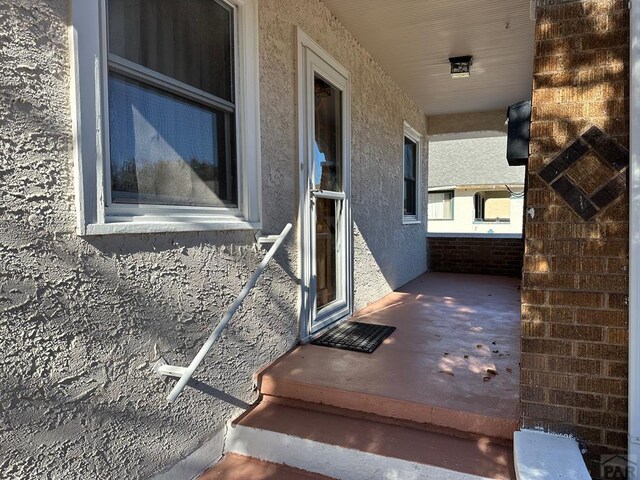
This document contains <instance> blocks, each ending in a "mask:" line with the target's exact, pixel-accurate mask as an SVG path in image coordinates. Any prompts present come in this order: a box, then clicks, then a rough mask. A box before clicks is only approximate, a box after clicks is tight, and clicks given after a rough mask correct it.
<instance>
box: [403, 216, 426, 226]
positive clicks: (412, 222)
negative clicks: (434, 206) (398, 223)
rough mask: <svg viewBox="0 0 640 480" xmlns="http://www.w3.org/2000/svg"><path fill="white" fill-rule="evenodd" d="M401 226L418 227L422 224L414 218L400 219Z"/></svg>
mask: <svg viewBox="0 0 640 480" xmlns="http://www.w3.org/2000/svg"><path fill="white" fill-rule="evenodd" d="M402 224H403V225H420V224H422V222H421V221H420V220H418V219H417V218H416V217H413V216H411V217H404V218H403V219H402Z"/></svg>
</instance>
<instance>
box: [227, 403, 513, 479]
mask: <svg viewBox="0 0 640 480" xmlns="http://www.w3.org/2000/svg"><path fill="white" fill-rule="evenodd" d="M234 423H236V424H238V425H242V426H244V427H250V428H256V429H261V430H268V431H272V432H278V433H282V434H286V435H290V436H295V437H299V438H303V439H307V440H313V441H316V442H321V443H323V444H329V445H337V446H340V447H344V448H349V449H354V450H359V451H362V452H367V453H371V454H375V455H380V456H383V457H390V458H396V459H402V460H406V461H410V462H416V463H421V464H424V465H429V466H433V467H438V468H443V469H446V470H449V471H452V472H458V473H465V474H469V475H475V476H478V477H481V478H489V479H500V480H510V479H515V474H514V470H513V454H512V444H511V442H504V441H495V440H494V439H491V438H488V437H485V436H466V437H459V436H455V435H451V434H450V433H451V432H447V431H442V430H440V431H437V430H428V429H420V428H412V427H411V426H408V425H406V424H394V423H391V422H387V421H385V420H384V419H381V418H380V417H376V416H373V415H368V416H366V417H357V416H354V415H352V414H351V412H349V411H344V410H341V409H336V408H328V409H326V410H323V411H320V410H318V409H316V408H315V407H313V406H305V405H304V404H298V405H296V406H293V405H288V404H285V403H282V401H280V400H277V399H265V400H263V401H262V402H261V403H260V404H259V405H257V406H255V407H254V408H253V409H252V410H250V411H248V412H247V413H245V414H243V415H242V416H241V417H240V418H239V419H238V420H236V421H235V422H234Z"/></svg>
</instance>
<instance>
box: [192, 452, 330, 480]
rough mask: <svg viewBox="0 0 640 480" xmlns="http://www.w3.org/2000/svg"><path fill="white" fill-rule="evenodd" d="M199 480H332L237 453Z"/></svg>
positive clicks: (230, 455) (231, 454)
mask: <svg viewBox="0 0 640 480" xmlns="http://www.w3.org/2000/svg"><path fill="white" fill-rule="evenodd" d="M198 480H332V479H331V477H326V476H324V475H318V474H317V473H310V472H305V471H303V470H300V469H298V468H292V467H289V466H287V465H279V464H276V463H271V462H265V461H263V460H258V459H256V458H251V457H247V456H245V455H237V454H235V453H229V454H226V455H225V456H224V457H223V458H222V460H220V462H218V463H217V464H216V465H214V466H213V467H211V468H210V469H208V470H207V471H206V472H204V473H203V474H202V475H200V476H199V477H198Z"/></svg>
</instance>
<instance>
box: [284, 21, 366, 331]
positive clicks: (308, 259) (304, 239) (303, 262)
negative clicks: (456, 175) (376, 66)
mask: <svg viewBox="0 0 640 480" xmlns="http://www.w3.org/2000/svg"><path fill="white" fill-rule="evenodd" d="M296 37H297V47H298V55H297V69H296V70H297V71H296V75H297V84H298V92H297V94H298V97H297V101H298V112H297V114H298V166H299V167H298V168H299V197H300V204H299V209H298V239H299V240H298V241H299V244H300V262H299V265H300V267H299V271H300V308H299V311H300V315H299V319H300V320H299V322H300V323H299V327H300V331H299V334H300V339H301V341H303V342H307V341H309V340H311V339H312V338H314V337H316V336H318V335H319V334H321V333H322V332H323V330H324V329H326V328H327V327H328V326H330V325H333V324H334V323H335V322H337V321H339V320H342V319H345V318H348V317H349V316H350V315H351V314H352V313H353V225H352V219H351V79H350V76H349V71H348V70H347V69H346V68H344V67H343V66H342V65H340V63H338V62H337V61H336V60H335V59H333V58H332V57H331V55H329V54H328V53H327V52H326V51H325V50H324V49H323V48H322V47H320V46H319V45H318V44H317V43H316V42H314V41H313V40H312V39H311V38H310V37H309V36H308V35H307V34H305V33H304V32H303V31H302V30H301V29H300V28H299V27H297V28H296ZM309 51H310V52H312V54H313V55H315V56H317V57H319V59H320V60H322V61H323V62H324V63H326V64H327V65H328V66H329V67H330V69H333V70H334V71H335V73H336V74H338V75H339V76H342V77H344V79H345V80H346V84H345V87H344V89H343V90H342V138H343V142H342V155H343V161H344V165H343V188H342V190H343V192H344V195H345V198H344V200H343V202H344V203H343V209H344V213H343V215H344V229H345V232H344V241H345V245H344V252H345V255H346V257H347V258H346V269H345V271H344V277H343V279H342V280H343V281H344V286H345V290H346V292H345V297H346V298H345V300H346V307H344V308H341V309H339V310H336V311H335V312H333V313H332V314H330V315H329V317H328V318H327V319H326V320H325V321H323V323H322V324H321V325H320V326H315V327H314V326H313V321H314V319H315V313H316V312H315V296H314V295H311V292H312V291H313V281H314V279H313V278H312V270H313V269H312V265H313V264H312V262H313V261H314V258H313V254H314V252H315V249H314V246H313V245H314V244H315V241H314V238H312V228H311V221H312V218H311V192H310V188H309V167H310V165H309V162H308V161H307V159H308V158H312V156H313V142H312V141H309V140H310V139H311V138H312V135H313V131H312V130H313V124H310V118H311V115H310V114H309V112H313V110H314V103H313V97H312V96H311V95H310V92H308V85H309V82H308V79H309V76H310V75H313V74H314V73H315V72H316V71H317V68H314V64H313V63H312V61H311V59H310V58H309V57H310V55H308V54H307V53H308V52H309ZM320 73H321V76H322V77H323V78H324V79H325V80H327V81H329V82H331V78H330V77H331V75H322V72H320ZM331 83H332V82H331Z"/></svg>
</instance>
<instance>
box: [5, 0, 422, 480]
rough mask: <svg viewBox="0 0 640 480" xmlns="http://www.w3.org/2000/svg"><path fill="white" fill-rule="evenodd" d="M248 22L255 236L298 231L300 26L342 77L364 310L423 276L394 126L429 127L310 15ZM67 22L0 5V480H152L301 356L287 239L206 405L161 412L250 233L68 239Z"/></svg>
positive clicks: (218, 364) (71, 234)
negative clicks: (255, 68)
mask: <svg viewBox="0 0 640 480" xmlns="http://www.w3.org/2000/svg"><path fill="white" fill-rule="evenodd" d="M259 15H260V20H259V22H260V62H261V67H260V88H261V115H262V118H261V128H262V172H263V173H262V174H263V179H262V180H263V210H264V216H263V219H264V230H265V231H266V232H268V233H275V231H276V230H279V229H280V228H282V226H283V225H284V223H285V222H287V221H292V222H295V220H296V218H297V214H298V212H297V205H298V195H299V192H298V187H297V185H298V171H299V170H298V166H297V157H296V120H295V117H296V91H295V70H294V68H295V36H294V25H300V26H301V27H302V28H303V29H304V30H305V31H306V33H307V34H309V35H310V36H311V37H312V38H315V40H317V41H318V42H319V43H320V44H321V45H323V46H324V47H325V48H326V49H327V50H328V51H329V52H330V53H331V54H333V55H334V56H335V57H336V59H337V60H338V61H340V62H341V63H342V64H343V65H345V67H347V68H348V69H349V70H350V72H351V77H352V82H353V84H352V95H353V96H352V112H353V119H352V132H353V136H352V152H353V162H352V178H353V186H352V190H353V218H354V222H355V225H356V234H355V246H354V250H355V252H354V254H355V291H356V305H357V306H358V307H359V306H362V305H365V304H366V303H368V302H370V301H373V300H375V299H377V298H378V297H380V296H381V295H383V294H384V293H386V292H388V291H389V290H390V289H391V288H393V287H396V286H398V285H400V284H402V283H405V282H406V281H408V280H410V279H411V278H413V277H414V276H416V275H418V274H419V273H421V272H422V271H423V270H424V269H425V264H426V258H425V249H426V246H425V238H424V227H423V226H421V225H415V226H405V227H403V226H402V224H401V222H402V216H401V211H402V210H401V207H402V204H401V202H402V156H401V155H402V128H403V125H402V121H403V120H407V121H408V122H409V123H411V124H412V126H413V127H414V128H416V129H418V130H421V131H422V132H423V133H424V131H425V128H426V125H425V120H424V117H423V115H422V114H421V113H420V111H419V110H418V109H417V108H416V107H415V106H414V105H413V104H412V103H411V102H410V101H409V99H408V98H407V97H406V96H404V95H403V94H402V92H401V91H400V90H399V88H398V87H396V86H395V84H394V83H393V82H392V81H391V80H390V79H389V77H388V76H387V75H386V74H384V72H382V71H381V69H380V68H379V67H378V66H377V65H376V64H375V62H374V61H373V60H372V59H371V58H370V57H369V56H368V55H367V54H366V53H365V52H364V51H363V50H362V49H361V48H360V47H359V46H358V44H357V43H356V41H355V40H354V39H353V38H352V37H351V36H350V35H349V34H348V33H347V32H346V31H345V29H344V28H343V27H342V26H341V25H340V24H339V23H338V22H337V21H336V20H335V19H333V18H332V17H331V15H330V13H329V12H328V11H327V10H326V8H325V7H324V6H323V5H322V4H321V3H319V2H317V1H312V0H309V1H304V2H303V1H280V0H278V1H275V0H274V1H262V2H260V9H259ZM68 18H69V4H68V2H67V1H65V0H21V1H20V2H14V1H10V0H0V78H2V81H1V82H0V180H1V182H2V188H0V215H1V217H0V219H1V220H0V352H2V353H1V354H0V372H2V384H1V386H0V472H1V473H0V476H3V477H5V476H6V477H8V478H54V479H58V478H65V479H66V478H80V477H86V476H90V477H93V478H109V479H111V478H148V477H150V476H152V475H153V474H154V473H156V472H159V471H161V470H163V469H164V468H168V467H170V466H171V465H173V464H175V463H176V462H178V461H179V460H180V459H181V458H182V457H184V456H186V455H188V454H189V453H191V452H193V451H194V450H196V449H197V448H198V447H199V446H200V445H203V444H204V443H205V442H206V441H207V440H208V439H210V438H212V437H215V436H216V435H217V436H220V435H221V433H222V432H223V429H224V425H225V422H226V421H227V420H229V419H230V418H232V416H234V415H235V414H237V413H238V412H239V411H240V408H241V407H242V406H243V405H246V404H247V403H250V402H252V401H253V400H255V392H254V391H253V388H252V382H251V376H252V374H253V373H254V372H255V371H256V370H257V369H258V368H259V367H261V366H263V365H265V364H267V363H269V362H270V361H272V360H273V359H275V358H276V357H277V356H279V355H280V354H282V353H284V352H285V351H286V350H287V349H289V348H290V347H291V346H292V345H293V344H294V343H295V342H296V338H297V331H298V324H297V316H298V312H297V302H298V291H299V286H298V280H297V275H298V246H297V239H296V238H295V235H292V236H291V238H290V239H289V240H288V241H287V243H286V245H285V249H284V250H283V251H281V252H280V253H279V254H278V255H277V257H276V259H275V262H274V263H273V264H272V265H271V266H270V267H269V269H268V270H267V271H266V273H265V275H264V277H263V278H262V279H261V280H260V283H259V285H258V287H257V288H256V290H255V291H254V293H252V295H251V296H250V297H249V298H248V299H247V301H246V303H245V305H244V306H243V307H242V308H241V310H240V311H239V312H238V314H237V315H236V317H235V318H234V320H233V322H232V323H231V324H230V326H229V328H228V330H227V331H226V333H225V334H224V337H223V339H222V341H220V342H219V343H218V344H217V345H216V346H215V347H214V348H213V349H212V351H211V353H210V355H209V356H208V357H207V358H206V360H205V361H204V362H203V364H202V366H201V369H200V370H199V371H198V373H197V377H198V379H199V380H201V381H202V382H205V383H206V384H207V385H208V387H207V386H206V385H205V386H203V389H204V390H206V392H204V393H203V392H200V391H196V390H194V389H187V390H186V391H185V392H184V393H183V395H182V396H181V397H180V399H179V400H178V402H176V403H175V404H174V405H171V406H167V405H166V404H165V401H164V398H165V396H166V394H167V393H168V390H169V387H170V386H169V385H165V384H163V383H162V382H161V381H160V380H159V379H158V378H156V377H155V376H153V374H152V373H151V366H152V365H153V363H154V361H155V360H156V359H157V358H158V357H159V356H164V357H165V358H167V359H168V360H169V361H170V362H172V363H175V364H178V365H181V364H185V363H186V362H187V361H188V359H190V358H191V356H192V355H193V354H194V353H195V351H196V350H197V349H198V348H199V347H200V345H201V344H202V342H203V340H204V338H206V336H207V335H208V334H209V332H210V330H211V326H212V322H214V321H216V320H217V319H219V318H220V317H221V315H222V314H223V313H224V311H225V310H226V308H227V306H228V305H229V304H230V303H231V302H232V301H233V299H234V298H235V295H236V294H237V292H238V291H239V290H240V288H241V287H242V285H243V284H244V282H245V281H246V280H247V279H248V277H249V276H250V275H251V273H252V272H253V270H254V268H255V266H256V265H257V263H258V262H259V260H260V259H261V258H262V255H263V252H261V251H260V250H259V249H258V248H257V247H256V246H255V245H254V243H253V233H254V232H250V231H247V232H206V233H205V232H203V233H186V234H185V233H183V234H153V235H113V236H105V237H93V238H80V237H78V236H76V234H75V231H74V226H75V223H76V219H75V216H76V213H75V208H74V178H73V173H72V172H73V164H72V155H71V146H72V132H71V111H70V97H69V91H70V84H69V72H70V65H69V47H68ZM424 153H425V165H426V151H425V152H424ZM423 172H424V175H425V181H426V167H425V168H424V169H423ZM213 443H215V442H213ZM214 450H215V449H212V451H211V461H215V460H216V458H217V455H219V453H220V451H219V449H217V450H215V451H214Z"/></svg>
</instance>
